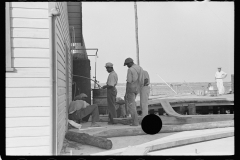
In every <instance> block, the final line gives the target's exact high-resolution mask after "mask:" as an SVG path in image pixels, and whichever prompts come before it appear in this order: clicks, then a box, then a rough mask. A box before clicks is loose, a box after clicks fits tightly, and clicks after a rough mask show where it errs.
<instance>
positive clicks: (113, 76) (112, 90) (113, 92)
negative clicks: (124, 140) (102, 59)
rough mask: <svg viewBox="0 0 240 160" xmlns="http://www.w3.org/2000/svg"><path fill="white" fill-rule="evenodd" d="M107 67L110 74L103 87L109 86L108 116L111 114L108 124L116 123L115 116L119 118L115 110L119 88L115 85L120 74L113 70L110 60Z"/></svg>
mask: <svg viewBox="0 0 240 160" xmlns="http://www.w3.org/2000/svg"><path fill="white" fill-rule="evenodd" d="M105 67H106V69H107V72H108V73H109V75H108V79H107V83H106V85H105V86H103V87H102V89H105V88H107V102H108V116H109V122H108V124H110V125H112V124H115V123H114V122H113V118H117V113H116V110H115V103H116V97H117V89H116V87H115V86H116V85H117V82H118V76H117V73H116V72H115V71H114V70H113V64H112V63H110V62H109V63H106V65H105Z"/></svg>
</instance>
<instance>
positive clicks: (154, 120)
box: [141, 114, 162, 135]
mask: <svg viewBox="0 0 240 160" xmlns="http://www.w3.org/2000/svg"><path fill="white" fill-rule="evenodd" d="M141 126H142V130H143V131H144V132H145V133H146V134H151V135H153V134H157V133H158V132H160V130H161V129H162V120H161V118H160V117H159V116H157V115H155V114H149V115H146V116H145V117H144V118H143V120H142V123H141Z"/></svg>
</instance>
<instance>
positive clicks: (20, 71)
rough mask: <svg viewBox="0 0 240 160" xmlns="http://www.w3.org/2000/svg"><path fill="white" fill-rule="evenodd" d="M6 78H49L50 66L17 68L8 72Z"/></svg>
mask: <svg viewBox="0 0 240 160" xmlns="http://www.w3.org/2000/svg"><path fill="white" fill-rule="evenodd" d="M5 76H6V78H36V77H39V78H40V77H42V78H49V77H50V68H15V72H7V73H6V74H5Z"/></svg>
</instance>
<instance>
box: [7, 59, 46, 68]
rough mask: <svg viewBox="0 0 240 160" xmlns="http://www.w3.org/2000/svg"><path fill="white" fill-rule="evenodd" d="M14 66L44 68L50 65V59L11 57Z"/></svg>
mask: <svg viewBox="0 0 240 160" xmlns="http://www.w3.org/2000/svg"><path fill="white" fill-rule="evenodd" d="M12 60H13V64H14V67H16V68H18V67H19V68H20V67H24V68H33V67H35V68H46V67H50V59H48V58H44V59H39V58H12Z"/></svg>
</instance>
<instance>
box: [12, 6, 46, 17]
mask: <svg viewBox="0 0 240 160" xmlns="http://www.w3.org/2000/svg"><path fill="white" fill-rule="evenodd" d="M10 12H11V14H12V15H11V17H13V18H34V19H38V18H45V19H47V18H48V12H46V10H45V9H25V8H11V11H10Z"/></svg>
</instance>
